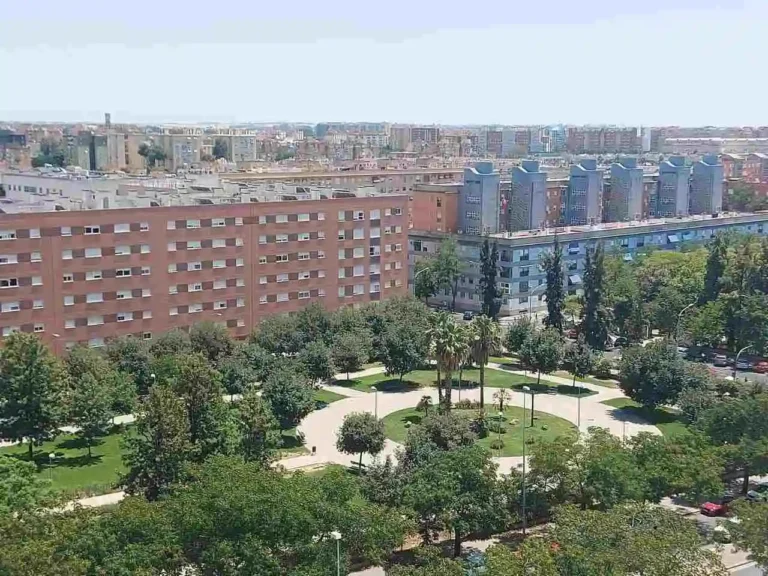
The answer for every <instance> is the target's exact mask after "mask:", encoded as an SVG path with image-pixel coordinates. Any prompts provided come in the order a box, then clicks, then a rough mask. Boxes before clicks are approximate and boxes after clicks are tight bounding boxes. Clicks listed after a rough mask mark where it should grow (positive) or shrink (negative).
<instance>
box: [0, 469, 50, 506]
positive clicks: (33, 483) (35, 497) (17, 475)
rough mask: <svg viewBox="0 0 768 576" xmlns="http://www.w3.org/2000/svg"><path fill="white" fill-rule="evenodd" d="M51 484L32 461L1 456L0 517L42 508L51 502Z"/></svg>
mask: <svg viewBox="0 0 768 576" xmlns="http://www.w3.org/2000/svg"><path fill="white" fill-rule="evenodd" d="M50 484H51V483H50V481H48V480H47V479H45V478H43V477H42V476H41V475H40V474H38V471H37V466H35V465H34V464H33V463H32V462H24V461H23V460H18V459H16V458H13V457H11V456H0V517H3V518H6V517H8V516H11V515H15V516H17V517H18V516H20V515H23V514H26V513H29V512H36V511H38V510H41V509H42V508H44V507H45V506H46V505H48V504H50V503H51V500H52V494H51V486H50Z"/></svg>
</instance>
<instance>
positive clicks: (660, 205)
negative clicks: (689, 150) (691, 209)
mask: <svg viewBox="0 0 768 576" xmlns="http://www.w3.org/2000/svg"><path fill="white" fill-rule="evenodd" d="M690 177H691V168H690V167H689V166H686V165H685V158H684V157H682V156H670V157H669V158H668V159H667V160H664V161H663V162H661V163H660V164H659V180H658V183H657V189H658V192H657V194H656V197H655V201H654V202H652V205H651V206H649V212H650V216H652V217H659V218H669V217H674V216H686V215H687V214H688V194H689V188H690V182H689V181H690Z"/></svg>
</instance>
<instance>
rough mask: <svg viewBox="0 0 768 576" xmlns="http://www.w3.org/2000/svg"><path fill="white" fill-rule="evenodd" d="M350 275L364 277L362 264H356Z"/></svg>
mask: <svg viewBox="0 0 768 576" xmlns="http://www.w3.org/2000/svg"><path fill="white" fill-rule="evenodd" d="M352 275H353V276H364V275H365V266H363V265H362V264H358V265H357V266H355V267H354V269H353V270H352Z"/></svg>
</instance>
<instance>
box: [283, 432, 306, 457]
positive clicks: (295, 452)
mask: <svg viewBox="0 0 768 576" xmlns="http://www.w3.org/2000/svg"><path fill="white" fill-rule="evenodd" d="M280 439H281V440H282V443H283V445H282V447H281V448H280V450H279V452H280V458H283V457H285V456H299V455H301V454H309V450H307V448H306V446H304V443H303V442H302V441H301V439H300V438H298V437H297V436H296V428H289V429H288V430H283V432H282V434H281V435H280Z"/></svg>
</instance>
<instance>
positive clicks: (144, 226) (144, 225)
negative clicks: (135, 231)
mask: <svg viewBox="0 0 768 576" xmlns="http://www.w3.org/2000/svg"><path fill="white" fill-rule="evenodd" d="M139 230H141V231H142V232H149V222H142V223H141V224H139Z"/></svg>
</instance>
